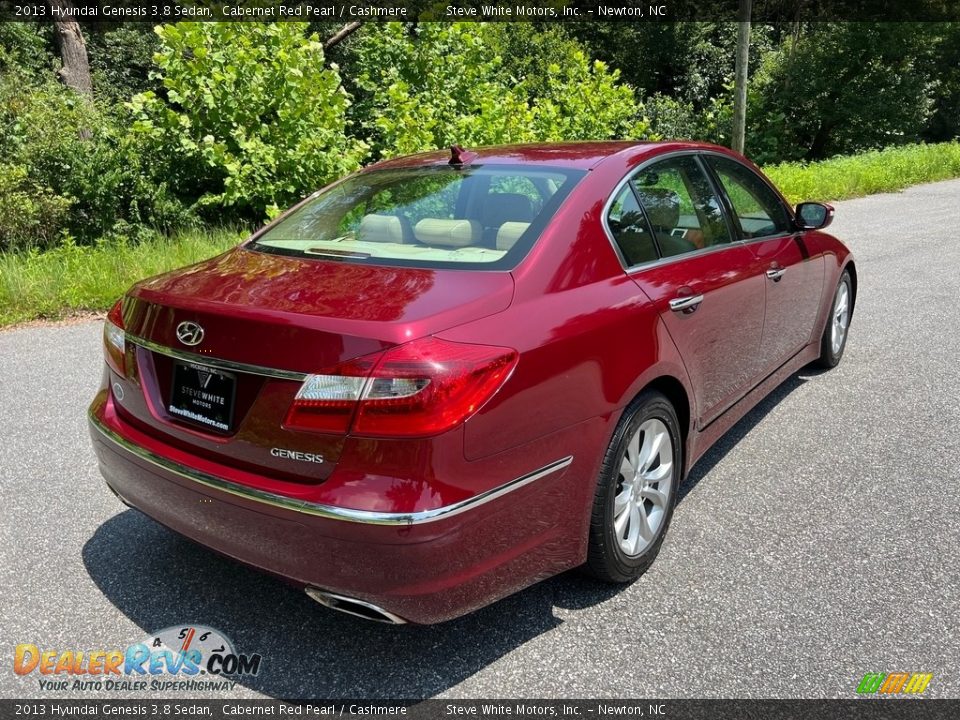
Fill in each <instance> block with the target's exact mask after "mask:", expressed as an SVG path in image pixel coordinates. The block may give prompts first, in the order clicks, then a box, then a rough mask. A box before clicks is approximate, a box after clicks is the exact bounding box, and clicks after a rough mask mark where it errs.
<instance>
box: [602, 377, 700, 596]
mask: <svg viewBox="0 0 960 720" xmlns="http://www.w3.org/2000/svg"><path fill="white" fill-rule="evenodd" d="M665 441H669V448H667V447H665V446H664V445H663V443H664V442H665ZM658 443H659V444H658ZM654 446H656V447H659V452H654V450H655V447H654ZM631 457H633V458H635V459H636V460H638V461H639V462H635V461H631ZM668 462H669V467H667V463H668ZM638 466H639V472H638V471H637V470H636V468H637V467H638ZM664 467H666V470H665V471H664V470H663V468H664ZM631 474H632V475H633V477H628V476H629V475H631ZM682 475H683V449H682V440H681V434H680V423H679V422H678V421H677V414H676V411H675V410H674V409H673V405H671V404H670V401H669V400H667V398H666V397H664V396H663V395H661V394H660V393H658V392H651V391H647V392H644V393H641V394H640V395H639V396H638V397H637V398H636V399H635V400H634V401H633V402H632V403H630V405H629V406H628V407H627V409H626V410H625V411H624V413H623V417H621V418H620V422H619V423H617V428H616V430H615V431H614V433H613V438H612V439H611V440H610V446H609V447H608V448H607V452H606V453H605V454H604V457H603V464H602V465H601V467H600V477H599V478H598V480H597V489H596V493H595V496H594V501H593V512H592V515H591V518H590V538H589V547H588V551H587V563H586V565H585V567H584V569H585V570H586V572H587V573H588V574H589V575H592V576H593V577H595V578H597V579H599V580H604V581H606V582H614V583H628V582H632V581H634V580H636V579H637V578H638V577H640V576H641V575H642V574H643V573H644V572H645V571H646V569H647V568H648V567H650V564H651V563H652V562H653V560H654V558H656V557H657V553H658V552H660V546H661V545H662V544H663V538H664V535H665V534H666V532H667V528H668V527H669V526H670V519H671V517H672V516H673V507H674V505H675V504H676V501H677V488H678V486H679V485H680V481H681V480H682ZM661 476H662V478H661V479H658V480H654V479H655V478H660V477H661ZM665 485H666V487H665ZM618 497H619V498H622V502H621V501H619V500H618ZM641 515H642V516H641ZM644 531H645V532H644Z"/></svg>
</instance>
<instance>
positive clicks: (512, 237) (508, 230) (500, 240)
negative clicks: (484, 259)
mask: <svg viewBox="0 0 960 720" xmlns="http://www.w3.org/2000/svg"><path fill="white" fill-rule="evenodd" d="M528 227H530V223H527V222H505V223H504V224H503V225H501V226H500V229H499V230H497V250H509V249H510V248H512V247H513V246H514V245H516V243H517V240H519V239H520V236H521V235H523V234H524V233H525V232H526V231H527V228H528Z"/></svg>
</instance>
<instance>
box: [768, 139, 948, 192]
mask: <svg viewBox="0 0 960 720" xmlns="http://www.w3.org/2000/svg"><path fill="white" fill-rule="evenodd" d="M763 171H764V172H765V173H766V174H767V176H768V177H769V178H770V179H771V180H773V182H774V184H775V185H777V187H779V188H780V189H781V190H782V191H783V194H784V195H786V196H787V199H788V200H789V201H790V202H792V203H798V202H801V201H803V200H819V201H830V200H844V199H846V198H854V197H862V196H864V195H873V194H875V193H882V192H893V191H896V190H902V189H903V188H905V187H909V186H910V185H917V184H919V183H926V182H934V181H935V180H946V179H948V178H955V177H960V143H958V142H956V141H954V142H949V143H939V144H936V145H904V146H901V147H895V148H887V149H886V150H875V151H872V152H867V153H863V154H861V155H851V156H849V157H837V158H831V159H830V160H823V161H821V162H813V163H782V164H780V165H770V166H767V167H765V168H763Z"/></svg>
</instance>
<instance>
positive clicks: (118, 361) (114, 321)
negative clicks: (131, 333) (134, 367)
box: [103, 300, 127, 376]
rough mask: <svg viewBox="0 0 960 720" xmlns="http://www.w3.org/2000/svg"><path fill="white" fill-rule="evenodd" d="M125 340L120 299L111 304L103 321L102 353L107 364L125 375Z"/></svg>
mask: <svg viewBox="0 0 960 720" xmlns="http://www.w3.org/2000/svg"><path fill="white" fill-rule="evenodd" d="M126 352H127V341H126V335H125V333H124V331H123V316H122V315H121V313H120V301H119V300H117V304H116V305H114V306H113V308H112V309H111V310H110V312H109V313H107V319H106V320H104V321H103V354H104V357H105V359H106V361H107V365H109V366H110V367H111V368H113V369H114V370H115V371H116V372H118V373H119V374H120V375H124V376H126V374H127V369H126V359H125V358H126Z"/></svg>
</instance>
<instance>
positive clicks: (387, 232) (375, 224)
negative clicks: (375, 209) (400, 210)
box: [357, 215, 403, 243]
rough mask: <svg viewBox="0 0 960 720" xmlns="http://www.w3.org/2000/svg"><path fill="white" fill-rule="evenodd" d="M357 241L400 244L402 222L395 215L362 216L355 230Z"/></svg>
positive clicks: (401, 239) (401, 240)
mask: <svg viewBox="0 0 960 720" xmlns="http://www.w3.org/2000/svg"><path fill="white" fill-rule="evenodd" d="M357 240H366V241H367V242H389V243H402V242H403V222H401V220H400V218H398V217H397V216H396V215H364V216H363V218H361V220H360V227H359V229H358V230H357Z"/></svg>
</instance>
